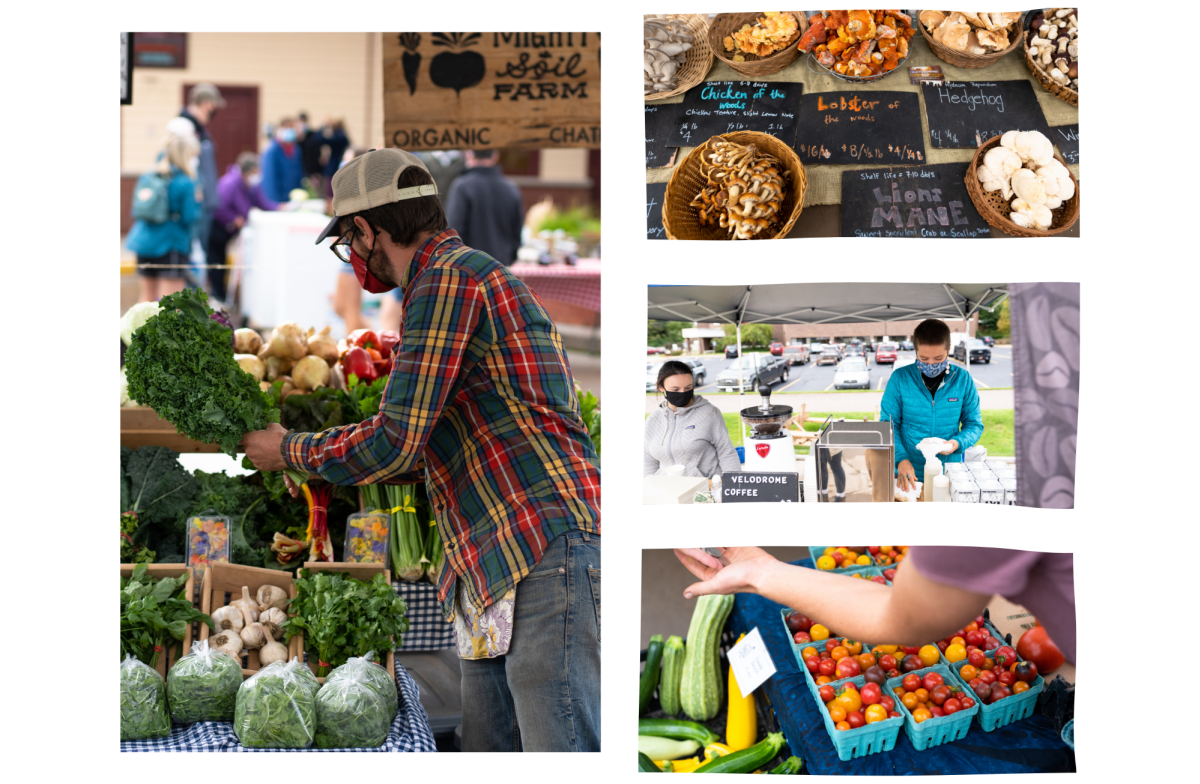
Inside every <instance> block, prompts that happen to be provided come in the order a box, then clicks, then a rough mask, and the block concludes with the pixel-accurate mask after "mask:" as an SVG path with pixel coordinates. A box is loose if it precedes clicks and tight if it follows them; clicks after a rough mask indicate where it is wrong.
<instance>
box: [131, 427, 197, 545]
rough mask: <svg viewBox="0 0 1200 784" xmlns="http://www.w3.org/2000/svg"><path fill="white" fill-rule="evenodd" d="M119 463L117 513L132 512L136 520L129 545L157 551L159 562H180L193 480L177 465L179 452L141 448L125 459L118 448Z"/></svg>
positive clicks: (194, 489)
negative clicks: (118, 506)
mask: <svg viewBox="0 0 1200 784" xmlns="http://www.w3.org/2000/svg"><path fill="white" fill-rule="evenodd" d="M121 461H122V463H123V464H124V470H123V471H122V474H121V485H122V489H121V496H122V500H123V503H122V505H121V506H122V508H121V511H122V512H135V513H136V514H137V520H138V526H137V531H136V532H135V533H133V534H131V538H132V539H133V543H134V544H135V545H138V546H144V547H148V548H150V549H151V550H154V551H155V552H157V553H158V560H159V561H160V562H165V563H180V562H182V561H183V553H184V549H185V548H184V518H185V517H186V515H187V513H189V512H191V511H192V499H193V498H194V497H195V495H196V480H195V479H194V478H193V477H192V475H191V474H189V473H188V472H187V469H185V468H184V467H183V466H181V465H180V464H179V453H178V452H175V451H173V450H170V449H167V448H166V447H161V446H144V447H142V448H141V449H138V450H136V451H133V452H130V453H129V455H128V456H126V454H125V450H124V449H122V450H121ZM126 499H127V500H126Z"/></svg>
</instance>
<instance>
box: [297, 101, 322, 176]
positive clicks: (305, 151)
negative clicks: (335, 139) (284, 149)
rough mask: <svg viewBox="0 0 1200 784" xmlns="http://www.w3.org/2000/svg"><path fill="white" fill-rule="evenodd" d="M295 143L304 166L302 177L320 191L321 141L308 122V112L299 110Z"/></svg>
mask: <svg viewBox="0 0 1200 784" xmlns="http://www.w3.org/2000/svg"><path fill="white" fill-rule="evenodd" d="M296 143H297V144H299V145H300V160H301V163H302V164H303V166H304V177H305V179H307V180H308V184H309V185H310V186H312V189H313V190H314V191H316V192H317V193H322V187H321V178H322V176H323V170H322V167H321V152H322V150H321V147H322V146H323V142H322V139H321V134H320V133H319V132H318V131H317V129H315V128H313V127H311V126H310V125H309V124H308V112H300V114H299V120H298V122H297V123H296Z"/></svg>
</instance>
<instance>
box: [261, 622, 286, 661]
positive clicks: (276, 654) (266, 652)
mask: <svg viewBox="0 0 1200 784" xmlns="http://www.w3.org/2000/svg"><path fill="white" fill-rule="evenodd" d="M266 636H267V643H266V644H265V645H263V647H262V650H260V651H259V652H258V661H259V663H260V664H262V666H264V667H266V666H267V665H268V664H274V663H275V662H281V661H287V646H286V645H284V644H283V643H281V642H275V638H274V637H272V636H271V632H270V630H266Z"/></svg>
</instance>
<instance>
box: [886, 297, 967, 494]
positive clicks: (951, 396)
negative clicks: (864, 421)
mask: <svg viewBox="0 0 1200 784" xmlns="http://www.w3.org/2000/svg"><path fill="white" fill-rule="evenodd" d="M913 342H914V343H915V344H916V349H917V361H916V362H915V363H914V364H912V365H907V366H905V367H902V368H899V369H898V370H895V371H893V372H892V375H891V378H889V379H888V383H887V388H886V389H885V390H884V392H883V402H882V403H881V404H880V412H881V416H880V418H881V419H882V420H883V421H885V422H891V423H892V428H893V430H894V432H895V440H896V475H897V477H899V486H900V489H901V490H908V489H909V488H910V487H911V486H912V482H914V481H916V480H917V478H918V477H924V475H925V457H924V456H923V455H922V454H921V453H920V452H918V451H917V444H918V443H919V442H920V441H921V440H923V439H926V438H941V439H944V440H946V441H950V442H951V448H950V449H948V450H946V451H944V452H942V453H941V454H942V461H943V462H950V463H958V462H961V461H962V459H963V452H965V451H966V450H968V449H970V448H971V447H973V446H975V444H976V442H978V441H979V437H980V436H982V435H983V416H982V414H981V412H980V410H979V393H978V392H977V391H975V380H974V379H972V378H971V374H970V373H969V372H968V371H967V369H966V368H961V367H956V366H953V365H951V364H950V328H949V327H947V326H946V323H945V322H944V321H938V320H936V319H927V320H926V321H922V322H921V323H920V324H918V325H917V328H916V329H915V330H914V331H913Z"/></svg>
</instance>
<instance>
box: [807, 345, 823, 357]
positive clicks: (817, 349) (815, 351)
mask: <svg viewBox="0 0 1200 784" xmlns="http://www.w3.org/2000/svg"><path fill="white" fill-rule="evenodd" d="M824 350H825V344H824V343H809V344H808V353H809V354H810V355H812V356H814V357H819V356H821V352H822V351H824Z"/></svg>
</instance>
